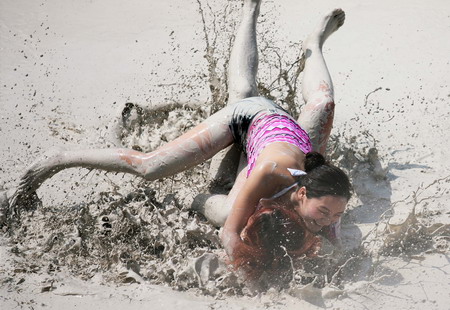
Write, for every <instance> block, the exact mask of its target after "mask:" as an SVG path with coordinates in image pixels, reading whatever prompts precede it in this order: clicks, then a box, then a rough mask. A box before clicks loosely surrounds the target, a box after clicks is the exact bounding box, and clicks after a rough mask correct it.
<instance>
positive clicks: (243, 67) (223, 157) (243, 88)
mask: <svg viewBox="0 0 450 310" xmlns="http://www.w3.org/2000/svg"><path fill="white" fill-rule="evenodd" d="M260 5H261V0H244V4H243V7H242V18H241V22H240V24H239V27H238V30H237V33H236V38H235V40H234V44H233V49H232V51H231V56H230V62H229V67H228V76H229V85H228V86H229V88H228V89H229V98H228V104H231V103H234V102H236V101H238V100H240V99H244V98H247V97H253V96H257V95H258V90H257V85H256V74H257V71H258V49H257V43H256V22H257V19H258V15H259V8H260ZM239 157H240V152H239V150H238V149H237V147H236V146H231V147H229V148H228V149H226V150H224V151H222V152H220V153H219V154H217V155H216V156H214V158H213V160H212V161H211V166H210V171H209V174H210V178H211V180H212V181H213V183H215V184H216V186H221V187H228V188H230V187H231V185H232V184H233V182H234V180H235V177H236V172H237V169H238V164H239Z"/></svg>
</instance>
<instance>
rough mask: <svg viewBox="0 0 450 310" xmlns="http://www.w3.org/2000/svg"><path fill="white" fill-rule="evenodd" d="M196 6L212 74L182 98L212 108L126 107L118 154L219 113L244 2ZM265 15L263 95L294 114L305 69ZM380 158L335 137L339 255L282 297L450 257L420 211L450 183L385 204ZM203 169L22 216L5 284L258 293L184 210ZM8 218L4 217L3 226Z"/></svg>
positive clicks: (371, 144)
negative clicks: (39, 281)
mask: <svg viewBox="0 0 450 310" xmlns="http://www.w3.org/2000/svg"><path fill="white" fill-rule="evenodd" d="M272 5H273V4H272ZM198 6H199V18H200V19H201V20H202V22H203V26H204V27H203V30H202V32H201V33H200V34H199V37H201V38H202V39H204V41H205V50H204V53H205V59H206V60H207V72H208V74H207V75H203V76H202V75H200V74H198V73H195V72H194V73H192V75H193V76H195V79H194V78H193V80H195V81H197V83H196V84H195V85H190V87H191V88H190V89H189V91H192V92H196V88H201V87H204V85H205V83H206V84H208V86H209V89H210V91H211V93H210V96H209V100H208V102H207V103H206V104H204V103H202V104H200V103H198V102H196V101H192V102H185V101H180V100H179V98H178V97H176V95H174V96H173V97H170V96H169V97H170V99H169V100H168V101H167V103H164V104H144V103H131V102H130V103H126V104H125V105H124V107H123V108H122V109H121V113H120V115H118V116H117V118H116V119H115V120H114V122H113V124H112V126H111V127H112V128H111V130H112V132H113V135H112V137H113V138H112V140H114V141H113V143H114V144H116V145H122V146H125V147H129V148H133V149H138V150H142V151H146V152H147V151H151V150H154V149H155V148H157V147H158V146H160V145H161V144H163V143H165V142H167V141H170V140H172V139H174V138H175V137H176V136H178V135H179V134H180V133H181V132H184V131H186V130H187V129H189V128H192V127H193V126H195V125H196V124H198V123H199V122H201V121H202V120H203V119H205V118H206V117H207V116H208V115H210V114H211V113H213V112H214V111H217V110H218V109H220V108H221V107H223V106H224V105H225V104H226V100H227V87H228V86H227V85H228V83H227V73H226V67H227V64H228V60H229V54H230V46H231V42H232V40H233V33H234V29H235V26H236V24H234V23H232V22H230V21H237V20H238V14H239V13H238V12H239V10H238V9H239V6H240V4H238V2H228V4H227V6H226V7H225V9H223V4H222V3H221V4H220V6H221V8H220V9H218V8H215V7H214V6H213V5H212V4H209V3H207V2H205V1H200V0H199V1H198ZM268 11H269V12H270V13H267V15H266V16H264V17H263V18H261V25H260V26H259V27H260V29H262V30H261V31H262V32H260V33H259V36H260V42H259V47H260V51H261V57H260V63H261V64H260V76H259V81H258V87H259V90H260V93H261V95H263V96H266V97H268V98H272V99H274V100H276V101H277V103H279V104H281V105H282V106H283V107H284V108H286V109H288V110H289V111H290V112H291V113H292V114H293V115H294V116H297V115H298V113H299V110H300V107H301V103H300V98H298V96H297V88H298V84H299V83H298V76H299V74H300V73H301V71H302V67H303V64H302V60H301V59H302V58H301V56H302V55H301V48H300V44H299V43H286V44H284V45H282V44H281V45H280V42H282V40H280V38H279V34H278V33H275V32H274V29H276V27H271V26H269V25H267V23H268V22H267V21H269V20H271V21H273V20H276V18H275V17H276V16H274V15H275V14H276V10H268ZM225 16H226V17H227V19H226V20H225ZM275 38H276V39H275ZM275 41H276V42H277V44H275ZM199 76H202V78H200V79H198V77H199ZM179 87H180V85H176V86H174V89H175V88H179ZM377 90H378V89H377ZM167 92H168V93H172V91H171V90H168V91H167ZM369 95H370V94H368V95H367V97H366V101H367V99H368V97H369ZM365 107H366V106H365ZM366 108H367V109H368V107H366ZM361 113H363V112H361ZM352 121H353V123H352V125H351V126H353V127H357V126H355V122H356V123H357V120H352ZM361 123H362V121H361ZM349 126H350V125H349ZM361 127H362V126H361ZM361 127H360V128H361ZM383 151H384V150H383V147H382V146H380V145H379V141H377V140H376V139H375V138H373V136H372V134H371V133H370V132H368V131H363V132H359V133H358V134H354V133H352V132H351V130H349V129H348V128H346V126H345V125H344V126H342V128H336V129H335V133H334V135H333V136H332V139H331V142H330V147H329V150H328V156H329V158H330V159H331V160H332V161H333V162H334V163H336V164H337V165H338V166H340V167H342V168H344V169H346V170H347V171H348V172H349V175H350V176H351V179H352V183H353V184H354V191H355V196H356V197H355V198H354V199H353V200H352V201H351V202H350V206H349V211H348V212H347V213H346V215H345V217H344V218H343V239H344V240H343V241H344V245H343V248H342V249H335V248H333V247H332V246H331V245H328V244H326V241H325V240H324V249H323V253H321V254H320V255H319V257H317V258H315V259H306V258H305V259H302V260H301V261H300V262H299V263H298V264H296V265H295V266H296V267H295V268H293V269H292V276H290V277H289V278H290V279H291V280H290V282H289V283H287V284H284V285H283V288H284V291H285V292H286V293H288V294H290V295H292V296H295V297H299V298H302V299H305V300H307V301H309V302H311V303H313V304H315V305H318V306H324V305H326V303H325V300H327V299H333V298H337V297H339V296H345V295H346V294H348V292H350V291H351V290H353V291H358V290H359V289H360V288H355V286H354V285H353V284H352V283H359V284H361V283H362V284H361V285H362V286H364V285H365V284H366V283H373V281H377V280H379V279H380V278H385V277H388V276H387V273H385V272H384V269H383V268H384V267H383V264H382V262H383V261H386V260H388V259H389V258H391V257H408V258H417V257H419V258H420V257H421V256H423V255H424V254H425V253H447V252H448V249H449V239H450V227H449V226H448V225H447V224H441V223H439V222H436V221H431V220H430V218H432V217H433V216H436V215H437V214H430V213H427V208H426V205H427V204H428V203H432V202H433V197H436V196H443V195H449V193H448V190H446V188H448V184H449V182H450V177H447V178H443V179H439V180H437V181H436V182H433V183H430V184H429V185H423V186H422V187H420V188H419V189H417V190H415V191H413V192H412V193H411V195H410V196H408V197H405V198H404V199H403V200H401V201H398V202H392V201H391V194H392V193H391V192H392V190H391V186H390V181H389V173H390V171H389V167H388V166H387V165H386V163H385V162H384V161H383V159H382V158H380V156H379V153H382V152H383ZM208 165H209V163H208V162H207V163H204V164H202V165H200V166H198V167H196V168H193V169H191V170H189V171H186V172H184V173H181V174H179V175H176V176H174V177H172V178H168V179H166V180H162V181H156V182H145V181H142V182H140V183H139V184H137V185H136V188H135V189H134V190H131V191H130V192H129V193H127V194H123V193H120V192H119V191H118V190H117V189H116V188H114V187H113V188H112V189H111V190H110V191H105V192H100V193H96V192H95V191H93V193H95V194H94V195H93V196H94V197H95V198H92V199H87V200H86V201H84V202H82V203H79V204H73V203H66V204H65V205H39V206H38V207H37V208H36V209H35V210H34V211H32V212H25V213H24V214H22V218H21V222H20V223H19V225H18V227H17V228H16V229H15V230H14V231H13V232H11V233H12V236H11V243H12V244H13V246H12V252H13V253H14V254H15V255H16V256H17V257H20V258H22V259H20V260H19V259H18V260H17V262H16V266H15V268H14V269H13V270H12V271H11V274H10V276H12V277H15V276H20V274H21V273H37V272H44V273H47V274H49V275H52V274H54V273H55V272H56V271H58V270H61V269H63V268H66V269H68V270H70V271H71V273H72V274H74V275H76V276H78V277H81V278H83V279H90V278H92V277H95V276H96V275H97V274H102V275H103V276H104V278H105V279H106V281H113V282H119V283H130V282H137V283H142V282H149V283H154V284H164V285H169V286H171V287H173V288H175V289H178V290H197V291H200V292H202V293H204V294H210V295H213V296H216V297H220V296H224V295H240V294H248V295H251V294H254V291H253V290H252V288H251V287H248V286H247V285H245V284H244V283H243V281H242V280H240V279H239V277H238V276H237V275H235V274H234V273H233V272H232V271H230V270H229V269H227V267H226V266H225V264H224V256H223V255H224V254H223V250H222V249H221V245H220V242H219V238H218V232H219V231H218V229H217V228H216V227H213V226H211V225H210V224H208V223H207V222H205V221H204V219H203V218H202V217H201V216H200V215H198V214H195V213H194V212H192V211H191V210H189V206H190V202H191V201H192V199H193V197H195V196H196V195H197V194H199V193H201V192H204V191H206V190H207V188H208V183H207V181H206V180H207V170H208ZM405 210H406V211H405ZM361 214H365V216H364V217H362V216H361ZM361 218H364V219H365V222H362V221H361V220H360V219H361ZM4 220H5V217H4V212H0V222H1V221H3V222H4ZM271 280H272V279H265V278H264V276H263V277H262V279H261V281H262V282H265V283H266V284H265V285H266V288H268V287H270V286H271V285H272V284H273V283H271ZM367 285H368V284H367ZM47 288H48V289H51V286H48V287H47ZM364 288H365V286H364Z"/></svg>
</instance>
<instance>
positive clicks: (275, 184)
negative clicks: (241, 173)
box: [248, 160, 295, 196]
mask: <svg viewBox="0 0 450 310" xmlns="http://www.w3.org/2000/svg"><path fill="white" fill-rule="evenodd" d="M248 182H250V183H258V184H259V186H258V187H259V188H262V187H263V188H266V190H265V191H264V192H266V193H267V194H268V195H269V196H271V195H272V194H273V193H275V192H277V191H278V190H279V189H280V188H284V187H286V186H289V185H291V184H292V183H293V182H295V178H294V177H293V176H292V175H291V173H290V172H289V170H288V169H287V167H286V166H285V165H282V164H279V163H277V162H275V161H269V160H265V161H261V162H260V163H258V165H257V166H256V167H255V168H254V169H253V171H252V173H251V174H250V176H249V177H248Z"/></svg>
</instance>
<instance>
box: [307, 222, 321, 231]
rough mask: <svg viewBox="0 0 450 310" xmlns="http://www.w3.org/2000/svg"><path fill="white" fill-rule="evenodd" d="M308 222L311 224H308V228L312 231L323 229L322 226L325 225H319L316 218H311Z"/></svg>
mask: <svg viewBox="0 0 450 310" xmlns="http://www.w3.org/2000/svg"><path fill="white" fill-rule="evenodd" d="M307 223H308V224H309V225H307V226H309V227H308V229H309V230H310V231H311V232H318V231H319V230H321V229H322V227H323V225H319V224H318V223H317V222H316V220H312V219H311V220H309V221H307Z"/></svg>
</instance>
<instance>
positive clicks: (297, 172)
mask: <svg viewBox="0 0 450 310" xmlns="http://www.w3.org/2000/svg"><path fill="white" fill-rule="evenodd" d="M287 170H288V171H289V172H290V174H291V175H292V176H294V177H298V176H301V175H306V172H305V171H303V170H300V169H293V168H287ZM297 185H298V183H297V182H295V183H294V184H292V185H290V186H288V187H286V188H283V189H282V190H281V191H279V192H278V193H276V194H275V195H273V196H272V197H270V199H276V198H279V197H281V196H283V195H284V194H286V193H287V192H288V191H290V190H291V189H293V188H294V187H295V186H297Z"/></svg>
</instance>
